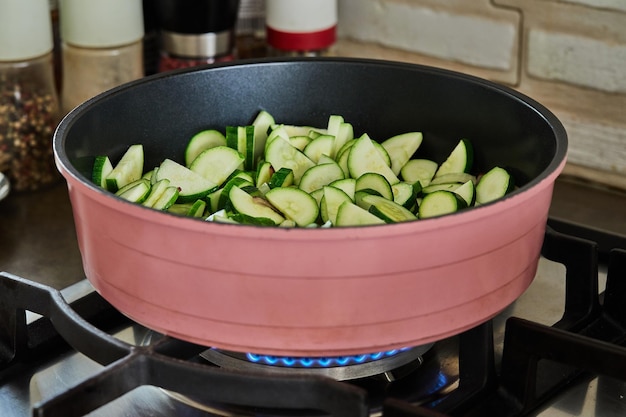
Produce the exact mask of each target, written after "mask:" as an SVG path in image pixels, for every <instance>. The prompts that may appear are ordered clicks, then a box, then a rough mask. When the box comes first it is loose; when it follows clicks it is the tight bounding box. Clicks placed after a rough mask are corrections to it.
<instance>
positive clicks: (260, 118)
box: [252, 110, 276, 162]
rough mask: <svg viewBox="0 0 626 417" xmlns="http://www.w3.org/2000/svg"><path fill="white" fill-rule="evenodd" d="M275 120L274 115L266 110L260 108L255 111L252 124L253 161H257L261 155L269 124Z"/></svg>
mask: <svg viewBox="0 0 626 417" xmlns="http://www.w3.org/2000/svg"><path fill="white" fill-rule="evenodd" d="M274 123H276V122H275V120H274V117H273V116H272V115H271V114H270V113H269V112H267V111H265V110H261V111H260V112H258V113H257V115H256V117H255V118H254V121H253V122H252V126H254V161H255V162H256V161H258V160H259V159H261V158H262V157H263V152H264V151H265V142H266V141H267V132H268V131H269V128H270V126H272V125H273V124H274Z"/></svg>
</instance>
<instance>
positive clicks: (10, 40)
mask: <svg viewBox="0 0 626 417" xmlns="http://www.w3.org/2000/svg"><path fill="white" fill-rule="evenodd" d="M53 44H54V43H53V35H52V22H51V17H50V6H49V3H48V0H0V172H2V173H4V175H5V176H6V177H7V178H8V179H9V181H10V182H11V189H12V190H15V191H34V190H37V189H40V188H42V187H44V186H46V185H49V184H52V183H54V182H56V181H57V180H58V179H60V175H59V174H58V171H57V170H56V167H55V165H54V154H53V151H52V137H53V134H54V129H55V128H56V126H57V124H58V122H59V120H60V114H59V103H58V96H57V93H56V85H55V82H54V65H53V52H52V51H53Z"/></svg>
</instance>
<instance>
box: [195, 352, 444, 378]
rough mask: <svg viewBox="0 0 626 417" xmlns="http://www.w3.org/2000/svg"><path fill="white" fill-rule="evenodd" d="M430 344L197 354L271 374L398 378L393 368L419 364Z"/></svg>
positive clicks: (221, 364) (220, 363) (229, 366)
mask: <svg viewBox="0 0 626 417" xmlns="http://www.w3.org/2000/svg"><path fill="white" fill-rule="evenodd" d="M431 346H432V345H423V346H417V347H407V348H402V349H393V350H388V351H381V352H375V353H369V354H360V355H352V356H328V357H284V356H271V355H259V354H254V353H239V352H231V351H226V350H221V349H208V350H206V351H204V352H202V353H201V354H200V356H201V357H202V358H204V359H206V360H207V361H209V362H211V363H213V364H214V365H217V366H219V367H222V368H226V369H236V370H250V371H259V372H267V373H274V374H294V373H304V374H311V375H323V376H326V377H330V378H333V379H335V380H338V381H345V380H351V379H360V378H366V377H371V376H376V375H382V376H384V377H385V378H386V379H388V380H393V379H396V378H397V375H398V374H397V373H396V371H399V370H403V373H402V374H405V373H406V371H407V370H406V368H407V367H410V368H411V370H413V369H415V368H417V367H418V366H419V365H420V364H421V363H422V355H424V353H426V352H427V351H428V350H429V349H430V347H431Z"/></svg>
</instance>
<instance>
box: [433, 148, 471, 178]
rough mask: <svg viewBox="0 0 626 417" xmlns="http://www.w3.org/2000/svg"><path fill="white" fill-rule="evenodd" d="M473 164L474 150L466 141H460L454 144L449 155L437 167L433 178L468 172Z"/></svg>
mask: <svg viewBox="0 0 626 417" xmlns="http://www.w3.org/2000/svg"><path fill="white" fill-rule="evenodd" d="M473 162H474V148H473V147H472V144H471V142H470V141H469V140H467V139H461V140H459V142H458V143H457V144H456V146H455V147H454V149H453V150H452V152H450V155H448V157H447V158H446V160H445V161H443V163H442V164H441V165H440V166H439V169H437V172H436V173H435V178H437V177H440V176H442V175H445V174H452V173H460V172H470V171H471V169H472V164H473Z"/></svg>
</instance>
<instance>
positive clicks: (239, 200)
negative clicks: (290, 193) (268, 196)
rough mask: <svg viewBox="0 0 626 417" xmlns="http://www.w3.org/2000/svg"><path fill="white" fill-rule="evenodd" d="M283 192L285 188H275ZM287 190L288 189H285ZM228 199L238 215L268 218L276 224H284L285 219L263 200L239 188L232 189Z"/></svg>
mask: <svg viewBox="0 0 626 417" xmlns="http://www.w3.org/2000/svg"><path fill="white" fill-rule="evenodd" d="M275 189H276V190H282V189H283V188H275ZM285 189H287V188H285ZM228 199H229V201H230V204H232V207H233V209H234V210H235V211H236V212H237V213H242V214H245V215H248V216H251V217H258V218H266V219H270V220H271V221H273V222H274V224H280V223H282V221H283V220H285V218H284V217H283V216H282V215H281V214H280V213H278V212H277V211H276V210H274V208H273V207H272V206H271V205H270V204H269V203H268V202H267V201H266V200H265V199H263V198H260V197H253V196H251V195H250V194H248V193H246V192H245V191H243V190H242V189H241V188H239V187H237V186H233V187H231V189H230V191H229V193H228Z"/></svg>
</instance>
